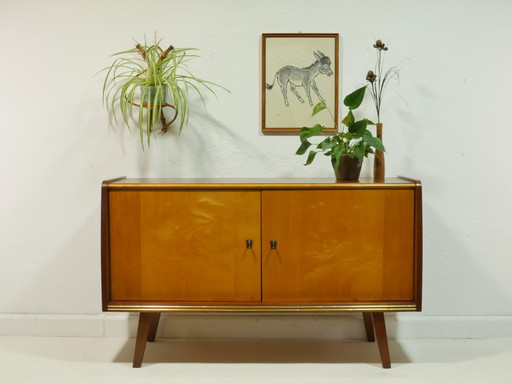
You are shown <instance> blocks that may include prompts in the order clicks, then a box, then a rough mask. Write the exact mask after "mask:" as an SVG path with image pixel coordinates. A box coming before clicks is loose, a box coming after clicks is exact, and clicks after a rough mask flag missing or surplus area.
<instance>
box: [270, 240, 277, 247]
mask: <svg viewBox="0 0 512 384" xmlns="http://www.w3.org/2000/svg"><path fill="white" fill-rule="evenodd" d="M270 249H277V240H270Z"/></svg>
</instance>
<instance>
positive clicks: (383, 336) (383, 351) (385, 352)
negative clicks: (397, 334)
mask: <svg viewBox="0 0 512 384" xmlns="http://www.w3.org/2000/svg"><path fill="white" fill-rule="evenodd" d="M372 316H373V323H374V325H375V335H376V336H377V345H378V346H379V353H380V360H381V361H382V368H391V358H390V356H389V348H388V335H387V333H386V322H385V320H384V313H383V312H372Z"/></svg>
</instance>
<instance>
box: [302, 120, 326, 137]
mask: <svg viewBox="0 0 512 384" xmlns="http://www.w3.org/2000/svg"><path fill="white" fill-rule="evenodd" d="M323 129H324V127H323V126H322V125H320V124H316V125H314V126H313V127H311V128H308V127H304V128H301V129H300V133H299V136H300V140H301V141H303V140H305V139H309V138H310V137H313V136H316V135H318V134H319V133H321V132H322V130H323Z"/></svg>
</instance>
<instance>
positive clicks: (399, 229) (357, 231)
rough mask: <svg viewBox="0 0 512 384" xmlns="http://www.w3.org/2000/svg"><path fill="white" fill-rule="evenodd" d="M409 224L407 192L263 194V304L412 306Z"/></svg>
mask: <svg viewBox="0 0 512 384" xmlns="http://www.w3.org/2000/svg"><path fill="white" fill-rule="evenodd" d="M413 223H414V190H412V189H410V190H408V189H403V190H402V189H400V190H399V189H397V190H316V191H311V190H309V191H308V190H295V191H290V190H282V191H263V192H262V227H263V234H262V244H263V245H262V263H263V270H262V285H263V301H264V302H275V301H285V302H286V301H296V302H297V301H318V302H322V301H323V302H326V301H334V302H358V301H382V300H389V301H391V300H398V301H400V300H412V299H413V294H414V291H413V272H414V266H413V259H414V258H413V242H414V241H413V239H414V236H413V230H414V225H413ZM271 240H276V241H277V249H275V250H272V249H270V246H269V243H270V241H271Z"/></svg>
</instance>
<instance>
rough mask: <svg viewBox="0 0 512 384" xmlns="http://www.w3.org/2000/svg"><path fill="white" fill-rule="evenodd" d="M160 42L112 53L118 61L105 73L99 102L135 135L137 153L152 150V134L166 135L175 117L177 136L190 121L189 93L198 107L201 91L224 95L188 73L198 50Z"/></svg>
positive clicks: (201, 96) (206, 82) (207, 82)
mask: <svg viewBox="0 0 512 384" xmlns="http://www.w3.org/2000/svg"><path fill="white" fill-rule="evenodd" d="M160 43H161V40H160V41H156V39H155V42H154V43H153V44H152V45H147V44H146V43H144V44H140V43H136V45H135V48H133V49H130V50H127V51H122V52H118V53H115V54H114V56H117V58H116V59H115V60H114V62H113V63H112V65H111V66H109V67H107V68H105V69H104V70H105V71H106V72H107V74H106V76H105V81H104V84H103V102H104V103H105V104H106V107H107V110H108V111H109V113H111V114H112V115H113V117H114V120H115V121H116V122H117V115H118V113H120V114H121V116H122V119H123V121H124V123H125V124H126V125H127V126H128V127H129V128H130V127H132V126H135V127H136V128H137V129H138V130H139V132H140V138H141V145H142V149H144V143H145V142H146V143H147V145H148V146H150V145H151V135H152V134H154V133H156V132H160V133H166V132H167V131H168V129H169V128H170V126H171V124H172V123H173V122H174V121H175V120H177V119H178V118H179V119H178V121H179V129H178V132H179V133H181V131H182V129H183V127H184V126H185V125H186V123H187V122H188V118H189V113H190V108H189V99H188V98H189V90H190V89H193V90H194V91H195V92H197V93H198V94H199V96H200V98H201V100H202V101H203V105H205V104H204V98H203V95H202V93H201V92H202V91H204V90H208V91H209V92H212V93H213V94H215V91H214V89H213V88H214V87H220V88H222V89H224V90H226V91H228V90H227V89H226V88H224V87H222V86H220V85H218V84H215V83H212V82H210V81H206V80H204V79H201V78H198V77H195V76H194V75H193V74H192V73H191V71H190V70H189V69H188V67H187V62H188V61H189V60H190V59H192V58H194V57H198V56H197V55H196V54H195V53H194V52H195V51H197V49H195V48H174V47H173V46H172V45H170V46H169V47H168V48H167V49H165V50H164V49H162V48H161V47H160ZM228 92H229V91H228ZM205 107H206V105H205ZM165 112H168V113H167V114H170V115H171V117H170V118H167V117H166V113H165ZM169 112H170V113H169Z"/></svg>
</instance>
